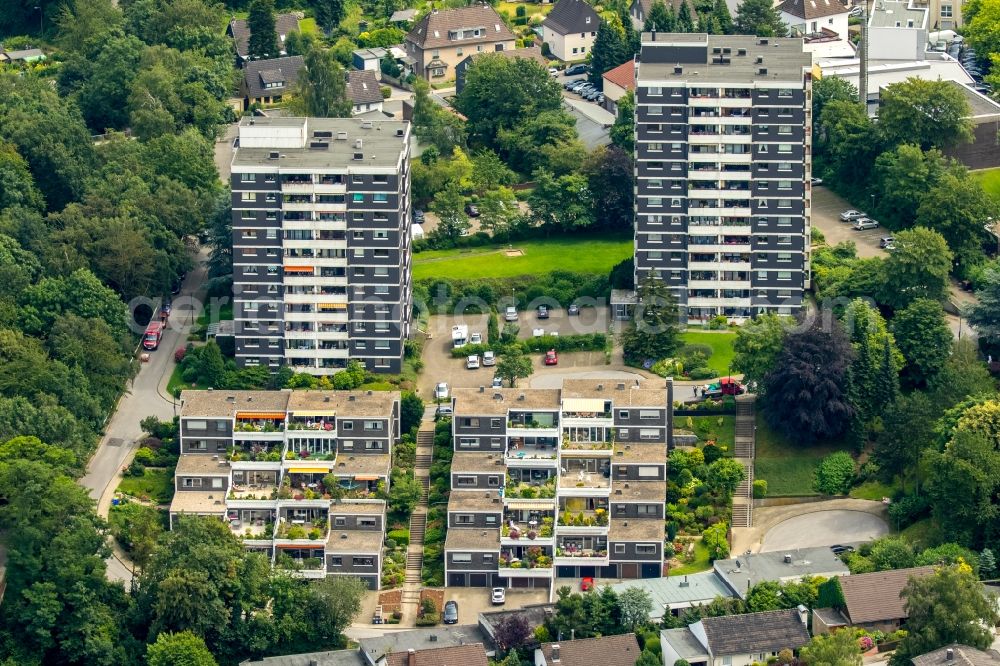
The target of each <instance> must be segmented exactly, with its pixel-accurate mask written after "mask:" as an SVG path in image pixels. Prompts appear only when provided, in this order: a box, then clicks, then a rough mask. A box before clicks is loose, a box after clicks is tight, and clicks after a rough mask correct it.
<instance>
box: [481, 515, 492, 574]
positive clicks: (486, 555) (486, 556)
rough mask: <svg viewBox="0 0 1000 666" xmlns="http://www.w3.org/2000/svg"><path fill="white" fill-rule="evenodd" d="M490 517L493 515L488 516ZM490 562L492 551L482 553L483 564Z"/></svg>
mask: <svg viewBox="0 0 1000 666" xmlns="http://www.w3.org/2000/svg"><path fill="white" fill-rule="evenodd" d="M490 517H491V518H492V517H494V516H490ZM487 522H489V521H488V520H487ZM492 562H493V553H483V564H486V563H492Z"/></svg>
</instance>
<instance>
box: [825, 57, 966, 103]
mask: <svg viewBox="0 0 1000 666" xmlns="http://www.w3.org/2000/svg"><path fill="white" fill-rule="evenodd" d="M816 64H817V65H818V66H819V68H820V71H821V72H822V73H823V76H836V77H837V78H839V79H844V80H845V81H849V82H850V83H852V84H854V86H855V87H857V85H858V71H859V70H860V67H861V66H860V60H858V58H820V59H818V60H817V61H816ZM914 76H915V77H917V78H918V79H925V80H927V81H937V80H938V79H942V80H945V81H956V82H958V83H974V81H973V80H972V77H971V76H969V73H968V72H966V71H965V69H963V67H962V65H961V64H960V63H959V62H958V61H956V60H954V59H952V58H949V57H948V56H947V55H944V54H934V53H930V52H928V53H926V54H925V59H924V60H869V61H868V94H869V95H872V94H877V93H878V92H879V90H881V89H882V88H884V87H886V86H888V85H891V84H893V83H900V82H902V81H906V80H907V79H908V78H910V77H914Z"/></svg>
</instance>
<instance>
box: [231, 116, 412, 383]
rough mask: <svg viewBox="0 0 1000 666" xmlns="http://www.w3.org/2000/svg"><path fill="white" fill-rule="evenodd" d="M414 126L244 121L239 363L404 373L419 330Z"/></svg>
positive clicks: (238, 207)
mask: <svg viewBox="0 0 1000 666" xmlns="http://www.w3.org/2000/svg"><path fill="white" fill-rule="evenodd" d="M409 139H410V125H409V123H408V122H401V121H390V120H361V119H351V118H265V117H247V118H243V120H242V121H240V127H239V138H238V144H237V148H236V151H235V154H234V156H233V162H232V176H231V178H230V187H231V189H232V204H233V294H234V296H235V303H234V311H233V317H234V320H235V335H236V362H237V364H238V365H239V366H240V367H253V366H260V365H263V366H267V367H268V368H270V369H271V370H276V369H277V368H278V367H279V366H281V365H288V366H291V367H292V368H294V369H295V370H296V371H299V372H308V373H309V374H312V375H329V374H333V373H335V372H337V371H338V370H340V369H342V368H344V367H346V366H347V362H348V360H349V359H357V360H358V361H360V362H361V363H363V364H364V365H365V367H366V368H367V369H368V370H371V371H373V372H386V373H394V374H395V373H399V372H400V370H401V368H402V362H403V342H404V340H405V339H406V337H407V334H408V332H409V326H410V309H411V282H410V227H411V225H410V165H409Z"/></svg>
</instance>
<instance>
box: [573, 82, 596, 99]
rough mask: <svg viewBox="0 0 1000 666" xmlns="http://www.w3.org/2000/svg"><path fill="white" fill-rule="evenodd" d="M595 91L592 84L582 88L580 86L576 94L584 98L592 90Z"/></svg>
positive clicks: (586, 84) (584, 85)
mask: <svg viewBox="0 0 1000 666" xmlns="http://www.w3.org/2000/svg"><path fill="white" fill-rule="evenodd" d="M594 89H595V88H594V84H592V83H585V84H583V85H582V86H580V87H579V88H577V89H576V90H575V91H574V92H575V93H576V94H577V95H579V96H580V97H583V96H584V95H586V94H587V93H589V92H590V91H591V90H594Z"/></svg>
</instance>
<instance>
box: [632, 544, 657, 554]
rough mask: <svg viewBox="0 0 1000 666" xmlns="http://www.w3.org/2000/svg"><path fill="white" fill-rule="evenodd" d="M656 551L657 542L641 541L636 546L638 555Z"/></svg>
mask: <svg viewBox="0 0 1000 666" xmlns="http://www.w3.org/2000/svg"><path fill="white" fill-rule="evenodd" d="M655 553H656V544H655V543H639V544H636V546H635V554H636V555H654V554H655Z"/></svg>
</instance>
